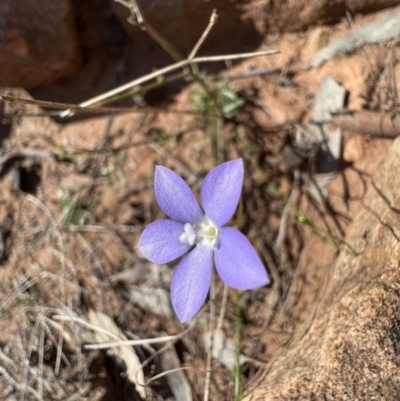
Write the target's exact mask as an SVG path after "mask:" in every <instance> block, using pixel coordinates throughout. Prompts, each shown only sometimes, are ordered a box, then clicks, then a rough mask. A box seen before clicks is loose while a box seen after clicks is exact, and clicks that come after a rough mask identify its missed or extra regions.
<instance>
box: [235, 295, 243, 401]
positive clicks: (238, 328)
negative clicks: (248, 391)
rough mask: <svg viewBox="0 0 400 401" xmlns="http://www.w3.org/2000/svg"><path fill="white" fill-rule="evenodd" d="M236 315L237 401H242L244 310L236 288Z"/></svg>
mask: <svg viewBox="0 0 400 401" xmlns="http://www.w3.org/2000/svg"><path fill="white" fill-rule="evenodd" d="M235 315H236V339H235V367H234V370H233V375H234V378H235V393H234V395H235V401H240V400H241V399H242V396H243V382H242V377H241V374H240V354H241V351H242V310H241V308H240V293H239V291H237V290H235Z"/></svg>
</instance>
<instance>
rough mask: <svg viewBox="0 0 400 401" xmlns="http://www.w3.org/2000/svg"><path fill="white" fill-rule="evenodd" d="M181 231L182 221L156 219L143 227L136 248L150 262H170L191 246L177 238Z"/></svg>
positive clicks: (182, 228)
mask: <svg viewBox="0 0 400 401" xmlns="http://www.w3.org/2000/svg"><path fill="white" fill-rule="evenodd" d="M183 232H184V227H183V224H182V223H178V222H177V221H172V220H157V221H155V222H153V223H151V224H150V225H149V226H147V227H146V228H145V230H144V231H143V233H142V235H141V236H140V240H139V245H138V248H139V249H140V251H141V252H142V253H143V255H144V256H145V257H146V258H147V259H149V260H150V261H151V262H154V263H168V262H171V260H174V259H176V258H179V256H182V255H183V254H184V253H185V252H187V251H188V250H189V249H190V248H191V246H190V245H189V244H187V243H182V242H181V241H180V240H179V236H180V235H181V234H182V233H183Z"/></svg>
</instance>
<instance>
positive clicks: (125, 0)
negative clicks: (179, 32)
mask: <svg viewBox="0 0 400 401" xmlns="http://www.w3.org/2000/svg"><path fill="white" fill-rule="evenodd" d="M115 1H116V2H117V3H120V4H122V5H123V6H125V7H127V8H128V9H129V10H130V12H131V17H130V19H129V22H130V23H131V24H132V25H139V26H140V29H142V30H143V31H145V32H147V33H148V34H149V35H150V36H151V37H152V38H153V39H154V40H155V41H156V42H157V43H159V44H160V46H161V47H162V48H163V49H164V50H165V51H166V52H167V53H168V54H169V55H170V56H171V57H172V58H173V59H174V60H175V61H178V60H182V59H183V57H182V55H181V54H180V53H179V52H178V51H177V50H176V49H175V48H174V46H172V45H171V43H169V41H168V40H167V39H165V38H164V37H163V36H161V35H160V34H159V33H158V31H157V30H156V29H155V28H154V27H153V26H152V25H150V24H149V22H148V21H147V20H146V19H145V18H144V17H143V14H142V12H141V10H140V7H139V4H138V3H137V1H136V0H115ZM134 16H135V17H136V21H134V20H133V19H134Z"/></svg>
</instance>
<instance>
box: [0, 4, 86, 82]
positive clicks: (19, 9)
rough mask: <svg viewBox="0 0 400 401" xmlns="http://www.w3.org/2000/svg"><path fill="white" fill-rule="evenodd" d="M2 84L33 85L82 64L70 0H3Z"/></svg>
mask: <svg viewBox="0 0 400 401" xmlns="http://www.w3.org/2000/svg"><path fill="white" fill-rule="evenodd" d="M0 54H1V56H0V71H1V74H0V86H21V87H25V88H33V87H35V86H38V85H43V84H49V83H51V82H54V81H55V80H57V79H59V78H61V77H65V76H69V75H72V74H74V73H75V72H76V71H77V69H78V68H79V66H80V63H81V53H80V47H79V44H78V40H77V34H76V30H75V25H74V16H73V10H72V5H71V1H70V0H57V1H54V0H41V1H40V2H38V1H36V0H2V1H0Z"/></svg>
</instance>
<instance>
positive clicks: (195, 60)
mask: <svg viewBox="0 0 400 401" xmlns="http://www.w3.org/2000/svg"><path fill="white" fill-rule="evenodd" d="M277 53H278V51H276V50H264V51H258V52H251V53H241V54H228V55H222V56H209V57H195V58H193V59H191V60H189V59H186V60H182V61H179V62H177V63H175V64H172V65H169V66H167V67H164V68H161V69H160V70H158V71H154V72H152V73H150V74H147V75H144V76H143V77H140V78H138V79H135V80H133V81H131V82H128V83H126V84H125V85H122V86H119V87H118V88H115V89H113V90H111V91H108V92H106V93H102V94H101V95H99V96H96V97H94V98H92V99H89V100H86V101H85V102H82V103H80V104H79V105H78V106H75V107H76V108H77V109H78V108H80V107H88V106H93V105H98V106H99V105H101V102H102V101H103V100H106V99H108V98H109V97H111V96H115V95H117V94H119V93H122V92H125V91H126V90H129V89H131V88H133V87H135V86H138V85H141V84H143V83H145V82H148V81H150V80H152V79H155V78H157V77H159V76H161V75H165V74H168V73H170V72H172V71H175V70H178V69H180V68H184V67H186V66H189V65H191V64H195V63H208V62H217V61H224V60H240V59H245V58H249V57H261V56H270V55H272V54H277ZM2 97H4V96H2ZM72 111H73V110H71V109H70V108H69V107H68V109H67V110H65V111H63V112H61V113H60V116H61V117H68V116H70V115H71V113H72Z"/></svg>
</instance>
